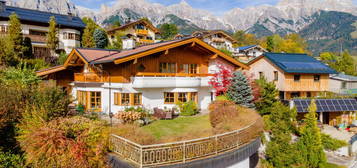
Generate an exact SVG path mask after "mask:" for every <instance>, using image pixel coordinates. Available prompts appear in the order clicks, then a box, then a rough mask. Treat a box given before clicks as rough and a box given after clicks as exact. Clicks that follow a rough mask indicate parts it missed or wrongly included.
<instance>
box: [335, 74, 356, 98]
mask: <svg viewBox="0 0 357 168" xmlns="http://www.w3.org/2000/svg"><path fill="white" fill-rule="evenodd" d="M330 91H331V92H334V93H337V94H344V95H353V94H357V76H351V75H346V74H344V73H340V74H335V75H332V76H330Z"/></svg>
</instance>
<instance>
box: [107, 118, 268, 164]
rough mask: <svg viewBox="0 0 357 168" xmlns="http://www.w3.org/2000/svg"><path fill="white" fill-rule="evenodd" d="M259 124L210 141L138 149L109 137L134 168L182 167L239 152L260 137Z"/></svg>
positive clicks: (133, 143)
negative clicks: (187, 163) (197, 161)
mask: <svg viewBox="0 0 357 168" xmlns="http://www.w3.org/2000/svg"><path fill="white" fill-rule="evenodd" d="M261 128H262V126H261V121H260V120H258V121H256V122H254V123H252V124H250V125H248V126H247V127H244V128H242V129H239V130H236V131H232V132H227V133H224V134H219V135H215V136H211V137H206V138H200V139H194V140H189V141H181V142H174V143H166V144H157V145H140V144H137V143H135V142H131V141H129V140H127V139H125V138H123V137H120V136H117V135H111V143H112V148H113V151H114V153H116V154H118V155H119V156H120V157H121V158H122V159H125V160H128V161H130V162H132V163H133V164H134V165H136V166H137V167H155V166H160V165H170V164H178V163H185V162H189V161H194V160H200V159H205V158H209V157H213V156H217V155H220V154H222V153H225V152H229V151H232V150H236V149H239V148H240V147H242V146H244V145H245V144H247V143H250V142H251V141H253V140H255V139H256V138H257V137H258V136H260V132H261V131H260V130H261Z"/></svg>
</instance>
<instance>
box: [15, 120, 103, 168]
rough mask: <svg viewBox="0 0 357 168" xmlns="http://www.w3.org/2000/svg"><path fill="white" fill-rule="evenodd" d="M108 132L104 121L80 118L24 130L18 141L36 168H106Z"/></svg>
mask: <svg viewBox="0 0 357 168" xmlns="http://www.w3.org/2000/svg"><path fill="white" fill-rule="evenodd" d="M20 128H26V126H25V127H20ZM108 133H109V131H108V129H107V128H106V125H105V123H104V122H101V121H93V120H90V119H87V118H84V117H79V116H77V117H71V118H58V119H55V120H52V121H50V122H48V123H44V124H42V126H41V127H37V128H35V127H33V128H32V129H28V130H23V131H22V132H21V133H20V136H19V137H18V140H19V142H20V145H21V148H22V149H23V150H24V151H25V153H26V159H27V160H26V163H27V164H28V165H30V166H31V167H34V168H37V167H38V168H42V167H71V168H91V167H106V153H107V151H108V135H109V134H108Z"/></svg>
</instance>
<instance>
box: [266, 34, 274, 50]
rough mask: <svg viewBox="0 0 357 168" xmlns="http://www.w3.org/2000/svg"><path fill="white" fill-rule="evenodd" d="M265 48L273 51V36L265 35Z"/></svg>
mask: <svg viewBox="0 0 357 168" xmlns="http://www.w3.org/2000/svg"><path fill="white" fill-rule="evenodd" d="M267 50H268V51H269V52H274V38H273V36H269V37H267Z"/></svg>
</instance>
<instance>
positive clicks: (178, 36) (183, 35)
mask: <svg viewBox="0 0 357 168" xmlns="http://www.w3.org/2000/svg"><path fill="white" fill-rule="evenodd" d="M189 37H192V36H191V35H186V34H177V35H175V37H174V40H181V39H184V38H189Z"/></svg>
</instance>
